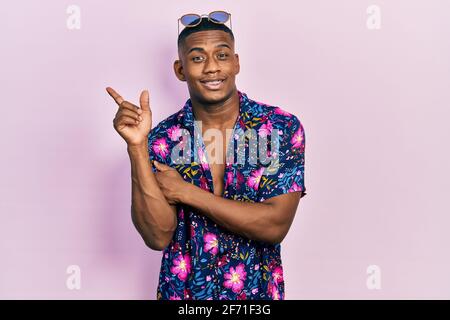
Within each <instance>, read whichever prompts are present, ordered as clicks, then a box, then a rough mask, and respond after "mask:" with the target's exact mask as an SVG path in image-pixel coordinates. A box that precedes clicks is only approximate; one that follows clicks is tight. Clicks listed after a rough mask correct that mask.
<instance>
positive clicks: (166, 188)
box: [153, 161, 189, 205]
mask: <svg viewBox="0 0 450 320" xmlns="http://www.w3.org/2000/svg"><path fill="white" fill-rule="evenodd" d="M153 164H154V166H155V168H156V169H157V170H158V171H157V172H156V173H155V176H156V180H157V181H158V185H159V187H160V189H161V191H162V192H163V193H164V196H165V197H166V199H167V202H168V203H169V204H171V205H175V204H177V203H179V202H180V198H181V195H182V194H183V192H184V191H183V190H185V187H186V185H189V183H188V182H186V181H184V179H183V177H182V176H181V175H180V174H179V173H178V171H177V170H176V169H174V168H171V167H169V166H167V165H165V164H163V163H159V162H157V161H153Z"/></svg>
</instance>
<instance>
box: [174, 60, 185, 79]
mask: <svg viewBox="0 0 450 320" xmlns="http://www.w3.org/2000/svg"><path fill="white" fill-rule="evenodd" d="M173 71H174V72H175V75H176V77H177V78H178V80H180V81H186V77H185V76H184V70H183V64H182V63H181V60H175V62H174V63H173Z"/></svg>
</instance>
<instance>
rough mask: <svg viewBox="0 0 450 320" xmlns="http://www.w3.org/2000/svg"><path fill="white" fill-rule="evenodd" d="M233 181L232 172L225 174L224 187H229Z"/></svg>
mask: <svg viewBox="0 0 450 320" xmlns="http://www.w3.org/2000/svg"><path fill="white" fill-rule="evenodd" d="M233 180H234V175H233V172H230V171H229V172H227V181H226V183H227V184H226V185H227V186H229V185H231V184H232V183H233Z"/></svg>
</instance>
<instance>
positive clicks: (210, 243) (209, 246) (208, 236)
mask: <svg viewBox="0 0 450 320" xmlns="http://www.w3.org/2000/svg"><path fill="white" fill-rule="evenodd" d="M203 242H204V243H205V245H204V246H203V250H205V252H210V253H211V254H213V255H215V254H217V251H218V250H219V243H218V240H217V236H216V235H215V234H214V233H211V232H207V233H205V234H204V235H203Z"/></svg>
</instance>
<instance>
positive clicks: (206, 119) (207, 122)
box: [191, 90, 239, 129]
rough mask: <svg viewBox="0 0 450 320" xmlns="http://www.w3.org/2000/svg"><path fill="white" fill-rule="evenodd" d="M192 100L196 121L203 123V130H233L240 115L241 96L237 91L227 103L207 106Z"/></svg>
mask: <svg viewBox="0 0 450 320" xmlns="http://www.w3.org/2000/svg"><path fill="white" fill-rule="evenodd" d="M191 100H192V111H193V112H194V117H195V120H196V121H202V126H203V128H216V129H226V128H232V127H233V126H234V123H235V122H236V119H237V116H238V115H239V95H238V93H237V90H235V91H234V93H233V94H232V95H231V96H230V97H229V98H228V99H226V100H225V101H222V102H220V103H217V104H209V105H205V104H202V103H199V102H198V101H195V100H194V99H191Z"/></svg>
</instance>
